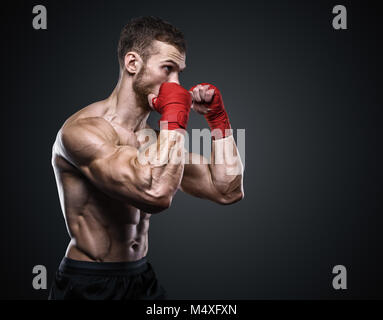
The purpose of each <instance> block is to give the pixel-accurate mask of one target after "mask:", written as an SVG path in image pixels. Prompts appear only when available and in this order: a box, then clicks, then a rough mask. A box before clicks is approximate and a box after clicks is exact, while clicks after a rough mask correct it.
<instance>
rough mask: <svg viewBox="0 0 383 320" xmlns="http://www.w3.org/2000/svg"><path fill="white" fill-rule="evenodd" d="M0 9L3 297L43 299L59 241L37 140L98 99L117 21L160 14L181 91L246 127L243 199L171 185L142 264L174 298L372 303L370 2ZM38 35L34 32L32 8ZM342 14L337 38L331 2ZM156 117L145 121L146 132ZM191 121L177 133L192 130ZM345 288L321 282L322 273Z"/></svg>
mask: <svg viewBox="0 0 383 320" xmlns="http://www.w3.org/2000/svg"><path fill="white" fill-rule="evenodd" d="M8 2H9V3H10V5H9V6H4V7H2V10H1V20H2V28H1V33H2V38H1V39H2V43H3V45H2V50H1V51H2V52H1V55H2V70H3V72H2V86H1V88H2V91H3V92H2V112H1V119H2V121H1V124H2V125H1V134H2V146H1V147H2V157H1V169H2V170H1V181H2V190H1V197H2V199H1V203H2V207H1V215H0V222H1V230H0V231H1V233H0V236H1V239H0V240H1V266H0V268H1V269H0V272H1V273H0V274H1V277H2V279H1V284H0V287H1V290H0V298H2V299H13V298H18V299H46V297H47V295H48V291H47V290H45V291H44V290H39V291H36V290H34V289H33V288H32V278H33V275H32V268H33V266H34V265H37V264H43V265H45V266H46V267H47V270H48V275H49V285H50V283H51V281H52V278H53V275H54V273H55V271H56V268H57V266H58V264H59V262H60V260H61V258H62V257H63V254H64V252H65V249H66V246H67V244H68V241H69V237H68V235H67V232H66V228H65V225H64V220H63V217H62V213H61V210H60V205H59V200H58V195H57V191H56V185H55V180H54V176H53V171H52V168H51V164H50V157H51V147H52V143H53V141H54V139H55V135H56V133H57V131H58V130H59V128H60V126H61V125H62V123H63V122H64V120H65V119H66V118H67V117H68V116H70V115H71V114H72V113H74V112H75V111H77V110H78V109H80V108H82V107H84V106H86V105H88V104H89V103H91V102H94V101H97V100H100V99H104V98H106V97H107V96H108V95H109V94H110V93H111V91H112V89H113V88H114V86H115V84H116V82H117V78H118V62H117V55H116V47H117V41H118V38H119V33H120V30H121V28H122V27H123V26H124V24H126V23H127V22H128V21H129V19H131V18H133V17H136V16H140V15H156V16H159V17H161V18H163V19H165V20H167V21H169V22H171V23H172V24H174V25H175V26H177V27H178V28H180V29H181V30H182V31H183V32H184V34H185V37H186V39H187V41H188V53H187V61H186V62H187V69H186V70H185V72H184V73H182V75H181V83H182V84H183V85H184V86H185V87H186V88H189V87H191V86H192V85H194V84H196V83H198V82H211V83H213V84H215V85H216V86H218V87H219V88H220V89H221V91H222V92H223V98H224V101H225V106H226V108H227V110H228V113H229V116H230V120H231V123H232V126H233V128H244V129H246V171H245V181H244V184H245V199H244V200H242V201H241V202H239V203H237V204H234V205H231V206H225V207H224V206H220V205H217V204H214V203H210V202H208V201H205V200H201V199H197V198H193V197H191V196H188V195H185V194H183V193H181V192H179V193H178V194H177V195H176V197H175V199H174V202H173V205H172V207H171V208H170V209H169V210H168V211H166V212H164V213H161V214H158V215H156V216H153V217H152V222H151V226H150V236H149V237H150V245H149V254H148V257H149V260H150V262H151V263H152V265H153V266H154V268H155V271H156V273H157V275H158V277H159V279H160V281H161V283H162V284H163V285H164V287H165V288H166V289H167V290H168V292H169V297H170V298H174V299H324V298H327V299H345V298H363V299H364V298H383V289H382V284H383V275H382V271H381V270H382V267H383V259H382V247H383V245H382V241H383V232H382V227H383V210H382V198H383V195H382V139H381V138H382V111H381V108H382V96H381V89H382V73H381V71H382V69H381V61H382V58H381V57H382V52H381V48H380V43H381V41H382V34H381V32H380V31H379V27H380V25H381V21H380V19H381V18H380V16H381V14H380V13H379V11H378V9H377V6H375V5H374V4H372V3H369V2H362V1H360V2H354V1H352V2H350V1H343V0H342V1H311V2H309V1H303V0H302V1H276V0H267V1H248V2H243V1H232V2H224V1H217V2H214V1H173V2H168V1H144V0H143V1H129V0H125V1H96V0H92V1H42V0H36V1H20V0H19V1H8ZM37 4H43V5H45V6H46V8H47V10H48V30H45V31H43V30H40V31H36V30H34V29H33V28H32V19H33V16H34V15H33V14H32V8H33V6H34V5H37ZM336 4H343V5H345V6H346V8H347V9H348V30H343V31H335V30H334V29H333V28H332V18H333V16H334V15H333V14H332V8H333V6H335V5H336ZM156 119H158V117H156V115H153V116H152V117H151V121H150V122H151V123H156ZM204 127H206V123H205V122H204V120H203V118H201V117H200V116H199V115H197V114H195V113H194V114H192V115H191V117H190V123H189V128H190V129H191V128H204ZM338 264H342V265H344V266H346V268H347V271H348V289H347V290H341V291H336V290H334V289H333V288H332V278H333V274H332V268H333V267H334V266H335V265H338Z"/></svg>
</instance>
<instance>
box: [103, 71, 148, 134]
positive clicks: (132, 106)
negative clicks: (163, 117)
mask: <svg viewBox="0 0 383 320" xmlns="http://www.w3.org/2000/svg"><path fill="white" fill-rule="evenodd" d="M107 104H108V111H107V114H106V116H107V117H108V119H109V120H110V121H112V122H113V123H116V124H117V125H119V126H121V127H123V128H124V129H127V130H132V131H138V130H140V129H143V128H145V126H146V120H147V119H148V117H149V114H150V111H151V110H150V108H149V107H148V106H147V105H146V104H145V101H140V99H139V98H138V97H137V95H136V93H135V92H134V90H133V87H132V83H131V79H128V78H127V77H125V76H122V77H121V78H120V80H119V81H118V83H117V86H116V87H115V88H114V90H113V92H112V94H111V95H110V96H109V98H108V99H107Z"/></svg>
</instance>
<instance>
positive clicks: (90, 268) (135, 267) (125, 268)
mask: <svg viewBox="0 0 383 320" xmlns="http://www.w3.org/2000/svg"><path fill="white" fill-rule="evenodd" d="M147 268H148V262H147V260H146V257H143V258H141V259H140V260H137V261H129V262H90V261H80V260H73V259H70V258H67V257H64V258H63V259H62V261H61V263H60V266H59V271H60V272H62V273H66V274H81V275H100V276H111V275H114V276H127V275H135V274H138V273H141V272H143V271H145V270H146V269H147Z"/></svg>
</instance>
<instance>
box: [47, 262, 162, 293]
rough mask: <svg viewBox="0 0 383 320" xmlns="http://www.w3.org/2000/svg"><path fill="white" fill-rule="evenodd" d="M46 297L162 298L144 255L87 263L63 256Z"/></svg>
mask: <svg viewBox="0 0 383 320" xmlns="http://www.w3.org/2000/svg"><path fill="white" fill-rule="evenodd" d="M48 299H49V300H72V299H75V300H163V299H166V292H165V290H164V288H163V287H162V286H161V285H160V284H159V283H158V280H157V278H156V275H155V273H154V271H153V268H152V266H151V264H150V263H149V262H147V261H146V257H144V258H142V259H140V260H137V261H133V262H87V261H78V260H72V259H69V258H66V257H64V258H63V260H62V261H61V264H60V266H59V269H58V270H57V272H56V275H55V279H54V281H53V285H52V288H51V291H50V293H49V298H48Z"/></svg>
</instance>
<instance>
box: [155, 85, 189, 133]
mask: <svg viewBox="0 0 383 320" xmlns="http://www.w3.org/2000/svg"><path fill="white" fill-rule="evenodd" d="M191 103H192V97H191V94H190V92H189V91H187V90H186V89H184V88H183V87H182V86H180V85H179V84H177V83H174V82H164V83H163V84H162V85H161V87H160V91H159V94H158V97H156V98H153V99H152V104H153V108H154V109H155V110H156V111H158V112H159V113H160V114H161V115H162V116H161V119H160V121H159V122H160V127H161V122H164V121H167V122H168V130H176V129H179V128H182V129H186V126H187V122H188V119H189V112H190V107H191Z"/></svg>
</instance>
